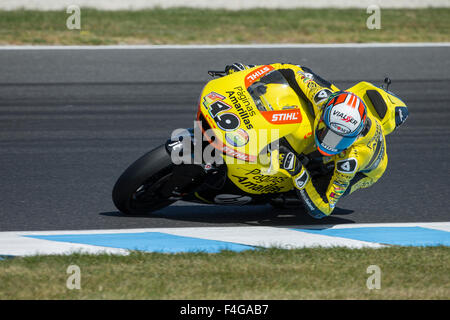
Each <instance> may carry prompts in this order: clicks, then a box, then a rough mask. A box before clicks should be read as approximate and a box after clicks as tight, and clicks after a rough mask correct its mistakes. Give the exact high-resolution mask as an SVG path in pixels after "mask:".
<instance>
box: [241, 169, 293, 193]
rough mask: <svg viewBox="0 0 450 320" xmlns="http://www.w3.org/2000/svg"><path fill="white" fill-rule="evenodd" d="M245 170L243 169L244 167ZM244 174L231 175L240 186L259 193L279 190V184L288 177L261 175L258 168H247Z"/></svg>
mask: <svg viewBox="0 0 450 320" xmlns="http://www.w3.org/2000/svg"><path fill="white" fill-rule="evenodd" d="M244 170H245V169H244ZM247 171H248V172H247V173H245V174H244V175H239V176H237V175H233V177H235V178H236V179H238V182H239V184H240V185H241V186H243V187H245V188H248V189H250V190H253V191H258V192H261V193H276V192H280V191H281V187H280V186H279V184H281V183H283V182H285V181H286V180H287V179H290V178H289V177H286V176H273V175H263V174H261V170H260V169H253V170H247Z"/></svg>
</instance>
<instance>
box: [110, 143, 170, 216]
mask: <svg viewBox="0 0 450 320" xmlns="http://www.w3.org/2000/svg"><path fill="white" fill-rule="evenodd" d="M173 167H174V164H173V163H172V160H171V158H170V155H169V154H168V152H167V150H166V147H165V145H161V146H159V147H157V148H155V149H153V150H152V151H150V152H148V153H146V154H145V155H143V156H142V157H141V158H139V159H138V160H136V161H135V162H134V163H133V164H131V165H130V166H129V167H128V168H127V169H126V170H125V172H124V173H123V174H122V175H121V176H120V177H119V179H118V180H117V182H116V184H115V185H114V188H113V192H112V199H113V202H114V205H115V206H116V207H117V209H119V210H120V211H121V212H122V213H124V214H127V215H145V214H148V213H150V212H153V211H156V210H159V209H162V208H164V207H166V206H168V205H170V204H172V203H173V202H175V200H169V199H168V198H167V197H164V196H162V195H161V194H160V193H159V192H160V190H161V189H162V186H163V185H164V184H165V183H166V182H167V181H168V180H169V179H170V177H171V176H172V170H173Z"/></svg>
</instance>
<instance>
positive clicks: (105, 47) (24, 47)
mask: <svg viewBox="0 0 450 320" xmlns="http://www.w3.org/2000/svg"><path fill="white" fill-rule="evenodd" d="M434 47H436V48H442V47H450V42H404V43H401V42H400V43H381V42H380V43H310V44H309V43H286V44H283V43H280V44H215V45H210V44H198V45H197V44H189V45H98V46H89V45H80V46H78V45H68V46H61V45H54V46H52V45H5V46H0V50H141V49H145V50H188V49H198V50H204V49H291V48H292V49H320V48H434Z"/></svg>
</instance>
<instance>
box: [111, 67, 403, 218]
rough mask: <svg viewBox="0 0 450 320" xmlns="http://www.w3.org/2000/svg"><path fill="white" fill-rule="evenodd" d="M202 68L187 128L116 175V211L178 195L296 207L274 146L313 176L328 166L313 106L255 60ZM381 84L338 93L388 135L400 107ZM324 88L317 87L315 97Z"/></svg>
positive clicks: (161, 203) (145, 210) (149, 207)
mask: <svg viewBox="0 0 450 320" xmlns="http://www.w3.org/2000/svg"><path fill="white" fill-rule="evenodd" d="M208 73H209V75H211V76H212V77H213V78H214V79H212V80H211V81H209V82H208V83H206V85H205V87H204V88H203V90H202V92H201V95H200V98H199V103H198V112H197V119H196V122H195V125H194V127H193V128H190V129H180V130H176V131H174V133H173V134H172V136H171V137H170V138H169V139H168V140H167V141H166V142H165V143H163V144H161V145H160V146H158V147H156V148H155V149H153V150H151V151H150V152H148V153H146V154H144V155H143V156H142V157H141V158H139V159H138V160H136V161H135V162H134V163H132V164H131V165H130V166H129V167H128V168H127V169H126V170H125V171H124V172H123V173H122V175H121V176H120V177H119V178H118V180H117V182H116V183H115V185H114V188H113V192H112V198H113V202H114V204H115V206H116V207H117V209H118V210H120V211H121V212H122V213H124V214H128V215H143V214H149V213H151V212H154V211H157V210H160V209H162V208H164V207H166V206H169V205H170V204H172V203H174V202H175V201H178V200H183V201H188V202H197V203H203V204H214V205H256V204H258V205H259V204H271V205H272V206H274V207H276V208H286V207H296V206H297V207H298V206H299V205H300V201H299V200H298V197H297V196H296V192H295V189H294V185H293V182H292V179H291V176H290V175H289V173H288V172H287V171H286V170H284V169H282V168H280V163H279V153H280V150H289V151H291V152H293V153H294V154H295V155H297V157H298V158H299V159H300V160H301V162H302V164H303V165H304V166H306V167H307V169H308V171H309V173H310V175H311V177H312V178H313V179H320V178H321V177H326V176H327V175H328V174H330V172H332V171H333V169H334V167H333V164H331V165H330V164H325V163H324V161H323V159H322V157H321V155H320V154H319V155H318V154H317V152H314V151H315V147H314V137H313V124H314V118H315V114H316V113H317V112H318V110H314V107H313V106H312V104H311V103H309V102H308V101H307V99H306V97H304V96H302V95H301V94H298V92H296V91H295V90H294V89H293V88H292V81H291V82H290V81H289V79H287V78H286V76H285V75H284V74H283V73H282V72H280V71H279V70H276V69H274V68H273V67H272V66H271V65H263V66H256V67H253V68H250V69H247V70H243V71H239V72H235V73H232V74H226V73H225V72H224V71H208ZM385 83H386V84H387V86H388V85H389V84H390V80H389V79H388V78H386V79H385ZM387 86H386V88H384V87H383V86H382V87H377V86H375V85H373V84H371V83H369V82H360V83H358V84H356V85H355V86H353V87H351V88H349V89H347V90H346V91H349V92H353V93H355V94H356V95H358V96H359V97H361V98H362V99H363V100H364V102H365V104H366V106H367V108H368V113H370V114H371V115H372V116H374V117H376V118H378V120H379V121H380V122H381V123H382V125H383V127H384V130H385V133H386V134H389V133H390V132H392V131H393V130H394V129H395V123H396V120H395V118H396V117H397V118H398V117H399V116H407V113H406V114H405V112H407V109H406V107H405V104H404V103H403V102H402V101H401V100H400V99H399V98H398V97H396V96H395V95H394V94H393V93H391V92H390V91H388V89H387ZM330 94H332V92H331V91H330V90H327V89H324V90H321V91H319V92H318V93H317V94H316V95H315V97H317V98H318V99H325V98H327V97H328V95H330ZM402 112H403V113H402ZM331 163H332V162H331Z"/></svg>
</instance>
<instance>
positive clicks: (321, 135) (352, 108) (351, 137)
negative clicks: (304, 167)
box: [314, 91, 367, 156]
mask: <svg viewBox="0 0 450 320" xmlns="http://www.w3.org/2000/svg"><path fill="white" fill-rule="evenodd" d="M366 115H367V108H366V105H365V104H364V102H363V101H362V100H361V99H360V98H359V97H358V96H356V95H355V94H353V93H350V92H346V91H339V92H336V93H334V94H332V95H331V96H330V97H329V98H328V100H327V102H325V103H324V107H323V111H322V113H321V114H320V115H319V116H317V118H316V120H315V122H314V140H315V142H316V146H317V149H318V150H319V152H320V153H321V154H323V155H325V156H331V155H334V154H338V153H341V152H342V151H344V150H345V149H347V148H348V147H350V146H351V145H352V144H353V142H355V141H356V139H358V136H359V135H360V133H361V132H362V131H363V129H364V126H365V124H366Z"/></svg>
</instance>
